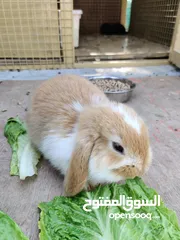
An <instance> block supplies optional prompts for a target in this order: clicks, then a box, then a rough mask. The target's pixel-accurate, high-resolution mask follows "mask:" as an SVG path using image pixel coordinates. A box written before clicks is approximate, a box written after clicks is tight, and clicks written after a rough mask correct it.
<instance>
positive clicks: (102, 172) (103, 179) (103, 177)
mask: <svg viewBox="0 0 180 240" xmlns="http://www.w3.org/2000/svg"><path fill="white" fill-rule="evenodd" d="M106 158H107V157H106V156H105V157H100V155H99V156H96V157H91V158H90V161H89V181H90V182H91V183H92V184H94V185H96V184H98V183H112V182H118V181H121V180H124V177H123V176H120V175H115V174H114V173H113V172H112V171H111V169H109V167H108V165H107V164H106V163H107V161H106ZM100 159H101V164H100V166H99V167H98V166H97V163H98V162H99V160H100Z"/></svg>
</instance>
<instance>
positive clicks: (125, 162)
mask: <svg viewBox="0 0 180 240" xmlns="http://www.w3.org/2000/svg"><path fill="white" fill-rule="evenodd" d="M127 165H134V166H136V165H137V161H136V159H134V158H125V159H124V160H122V161H119V163H116V164H113V165H111V169H116V168H117V169H118V168H120V167H125V166H127Z"/></svg>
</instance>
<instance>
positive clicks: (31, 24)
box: [0, 0, 74, 69]
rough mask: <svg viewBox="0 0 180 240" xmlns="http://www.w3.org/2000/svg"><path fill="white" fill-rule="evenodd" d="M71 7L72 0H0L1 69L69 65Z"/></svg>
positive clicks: (71, 56) (70, 51) (71, 52)
mask: <svg viewBox="0 0 180 240" xmlns="http://www.w3.org/2000/svg"><path fill="white" fill-rule="evenodd" d="M72 9H73V3H72V1H71V0H58V1H57V0H31V1H29V0H9V1H7V0H1V1H0V68H1V69H17V68H19V69H23V68H24V69H31V68H35V69H43V68H48V69H50V68H59V67H60V66H61V67H63V66H66V67H68V66H69V65H70V66H72V64H73V61H74V60H73V53H74V48H73V39H72ZM59 10H60V11H61V12H59Z"/></svg>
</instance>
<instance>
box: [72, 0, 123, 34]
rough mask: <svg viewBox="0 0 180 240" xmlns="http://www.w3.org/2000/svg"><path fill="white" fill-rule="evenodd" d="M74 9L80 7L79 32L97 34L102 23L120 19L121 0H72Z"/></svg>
mask: <svg viewBox="0 0 180 240" xmlns="http://www.w3.org/2000/svg"><path fill="white" fill-rule="evenodd" d="M74 9H82V10H83V16H82V19H81V28H80V33H81V34H83V35H88V34H97V35H98V34H99V32H100V26H101V24H103V23H109V22H110V23H114V22H116V23H117V22H119V21H120V11H121V0H111V1H109V0H98V1H97V0H74Z"/></svg>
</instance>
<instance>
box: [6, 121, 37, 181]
mask: <svg viewBox="0 0 180 240" xmlns="http://www.w3.org/2000/svg"><path fill="white" fill-rule="evenodd" d="M4 135H5V136H6V138H7V140H8V143H9V144H10V146H11V149H12V159H11V166H10V174H11V175H17V176H19V177H20V179H22V180H24V179H25V178H26V177H31V176H33V175H34V174H37V167H36V166H37V164H38V162H39V159H40V157H41V155H40V153H39V152H38V151H37V150H36V149H35V148H34V147H33V146H32V144H31V142H30V140H29V138H28V135H27V129H26V126H25V124H24V123H23V122H22V121H21V120H20V119H19V118H18V117H16V118H9V119H8V121H7V123H6V125H5V128H4Z"/></svg>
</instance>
